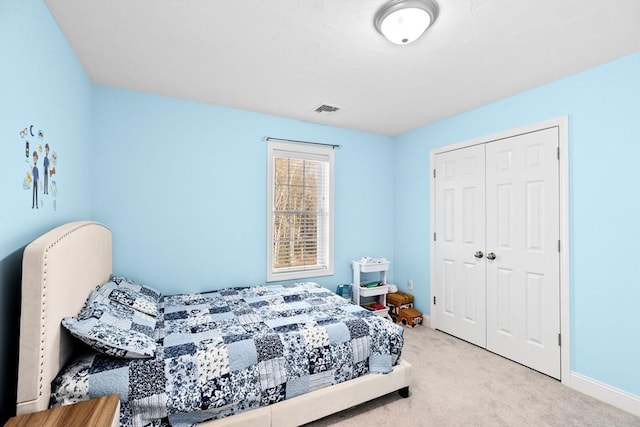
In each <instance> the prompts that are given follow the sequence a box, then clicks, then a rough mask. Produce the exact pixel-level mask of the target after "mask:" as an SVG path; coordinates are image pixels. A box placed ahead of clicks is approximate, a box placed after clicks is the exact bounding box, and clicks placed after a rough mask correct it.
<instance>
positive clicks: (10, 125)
mask: <svg viewBox="0 0 640 427" xmlns="http://www.w3.org/2000/svg"><path fill="white" fill-rule="evenodd" d="M91 92H92V85H91V82H90V81H89V79H88V78H87V76H86V74H85V73H84V70H83V69H82V67H81V65H80V63H79V62H78V60H77V58H76V56H75V55H74V53H73V51H72V50H71V48H70V47H69V44H68V43H67V41H66V39H65V38H64V36H63V34H62V32H61V31H60V29H59V28H58V26H57V24H56V23H55V21H54V20H53V17H52V16H51V14H50V13H49V10H48V9H47V7H46V6H45V4H44V3H43V2H41V1H14V0H0V408H1V410H2V411H1V413H0V424H4V421H6V419H7V417H8V416H9V415H11V414H13V413H14V407H15V396H16V394H15V393H16V389H15V387H16V367H17V356H18V349H17V339H18V330H19V328H18V326H19V310H20V279H21V262H22V250H23V248H24V246H25V245H26V244H27V243H29V242H30V241H31V240H33V239H34V238H35V237H37V236H38V235H40V234H42V233H43V232H45V231H47V230H49V229H51V228H53V227H55V226H57V225H59V224H62V223H65V222H69V221H73V220H77V219H86V218H88V216H89V211H90V206H89V192H88V189H89V187H88V185H87V179H86V178H87V175H88V170H89V169H88V160H89V145H90V144H91V133H90V129H89V126H90V123H91ZM32 124H33V125H34V131H35V132H37V131H38V130H43V131H44V138H43V139H42V140H40V139H39V138H38V137H37V136H36V137H31V135H28V136H25V137H24V138H23V137H21V136H20V131H21V130H22V129H24V127H29V126H30V125H32ZM27 139H28V140H30V153H29V157H28V158H27V157H26V156H25V141H26V140H27ZM45 143H49V144H50V146H51V147H52V151H51V153H52V152H53V151H56V153H57V154H58V162H57V175H55V176H54V177H52V179H51V181H52V180H54V179H55V180H56V182H57V184H58V190H59V192H58V196H57V197H56V198H55V199H56V210H55V211H54V210H53V200H54V197H53V195H52V194H51V192H50V194H49V196H47V195H44V194H42V191H40V194H39V199H40V200H41V201H42V202H43V206H41V207H40V209H33V210H32V209H31V201H32V199H31V197H32V193H31V190H30V189H29V190H24V189H23V179H24V178H25V175H26V171H27V170H29V169H31V167H32V164H31V162H32V157H31V153H32V152H33V150H34V149H38V147H39V146H40V145H43V146H44V144H45ZM43 157H44V151H43V152H41V153H40V158H39V162H38V166H39V168H40V176H41V178H42V174H43V173H44V171H43V168H42V162H43ZM25 161H28V162H29V163H27V162H25Z"/></svg>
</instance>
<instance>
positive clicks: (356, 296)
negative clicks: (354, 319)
mask: <svg viewBox="0 0 640 427" xmlns="http://www.w3.org/2000/svg"><path fill="white" fill-rule="evenodd" d="M351 268H352V269H353V281H352V283H351V289H352V291H351V294H352V298H353V302H354V303H355V304H358V305H362V301H361V300H362V298H364V297H377V299H378V302H379V303H380V304H382V306H383V307H385V308H384V309H382V310H373V313H375V314H377V315H378V316H383V317H386V316H387V314H388V311H389V309H388V308H387V293H388V292H389V285H387V284H386V283H387V270H389V262H379V263H362V262H360V261H351ZM375 272H379V273H380V281H381V282H383V283H384V285H381V286H376V287H374V288H365V287H361V286H360V283H361V282H360V274H361V273H375Z"/></svg>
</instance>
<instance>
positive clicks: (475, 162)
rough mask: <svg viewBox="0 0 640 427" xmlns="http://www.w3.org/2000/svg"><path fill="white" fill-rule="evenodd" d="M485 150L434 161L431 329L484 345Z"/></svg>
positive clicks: (447, 155)
mask: <svg viewBox="0 0 640 427" xmlns="http://www.w3.org/2000/svg"><path fill="white" fill-rule="evenodd" d="M484 150H485V149H484V145H478V146H473V147H468V148H465V149H462V150H455V151H450V152H447V153H442V154H439V155H437V156H436V183H435V191H436V198H435V203H436V206H435V212H436V221H435V222H436V236H437V238H436V248H435V251H436V253H435V259H436V265H435V266H434V268H435V277H436V294H435V296H436V298H438V301H437V303H436V305H435V306H434V307H435V310H436V311H437V312H436V317H437V319H436V327H437V328H438V329H440V330H442V331H445V332H447V333H450V334H452V335H455V336H457V337H460V338H462V339H464V340H467V341H469V342H472V343H474V344H477V345H480V346H483V347H484V346H485V345H486V316H485V313H486V307H485V296H486V289H485V279H486V278H485V273H486V270H485V268H486V267H485V263H484V259H483V258H482V257H481V258H477V257H476V256H475V254H476V253H477V252H478V251H484V247H485V241H484V239H485V217H484V212H485V182H484V161H485V159H484Z"/></svg>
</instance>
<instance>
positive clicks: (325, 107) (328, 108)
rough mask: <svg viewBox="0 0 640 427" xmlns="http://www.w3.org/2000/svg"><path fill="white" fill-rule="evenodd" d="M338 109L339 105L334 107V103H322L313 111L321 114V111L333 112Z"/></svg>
mask: <svg viewBox="0 0 640 427" xmlns="http://www.w3.org/2000/svg"><path fill="white" fill-rule="evenodd" d="M338 110H340V107H336V106H335V105H329V104H322V105H320V106H318V107H317V108H316V109H315V110H313V111H315V112H316V113H318V114H322V113H335V112H336V111H338Z"/></svg>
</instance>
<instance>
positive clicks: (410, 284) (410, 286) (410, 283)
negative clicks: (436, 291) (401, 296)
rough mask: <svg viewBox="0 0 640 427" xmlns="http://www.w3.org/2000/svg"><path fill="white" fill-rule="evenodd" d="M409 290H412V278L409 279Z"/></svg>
mask: <svg viewBox="0 0 640 427" xmlns="http://www.w3.org/2000/svg"><path fill="white" fill-rule="evenodd" d="M409 290H410V291H412V290H413V280H409Z"/></svg>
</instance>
